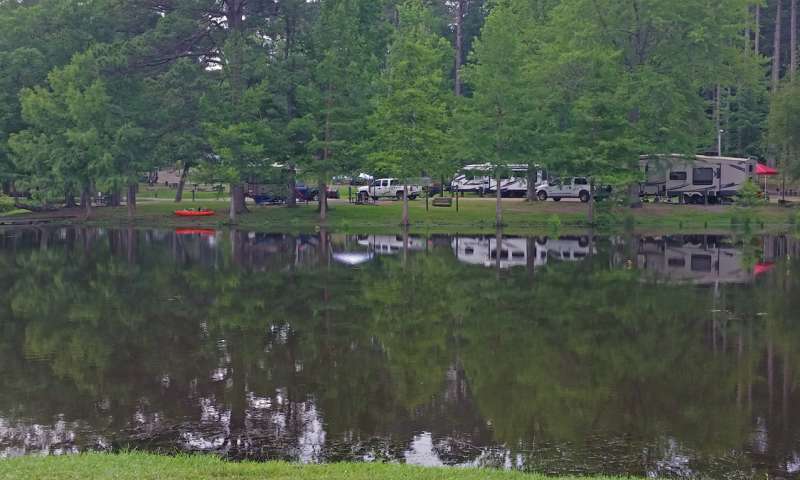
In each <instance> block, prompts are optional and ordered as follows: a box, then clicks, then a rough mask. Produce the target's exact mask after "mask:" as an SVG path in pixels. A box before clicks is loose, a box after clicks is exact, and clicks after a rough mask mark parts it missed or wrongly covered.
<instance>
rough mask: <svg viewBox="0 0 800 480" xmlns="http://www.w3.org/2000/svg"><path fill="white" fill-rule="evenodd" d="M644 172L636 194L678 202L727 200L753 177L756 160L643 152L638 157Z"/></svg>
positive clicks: (716, 201) (717, 201)
mask: <svg viewBox="0 0 800 480" xmlns="http://www.w3.org/2000/svg"><path fill="white" fill-rule="evenodd" d="M639 165H640V167H641V169H642V171H643V172H644V174H645V182H644V183H643V184H642V185H641V189H640V194H641V195H642V196H645V197H656V198H663V199H677V200H678V201H680V202H682V203H719V202H721V201H724V200H730V199H731V198H732V197H734V196H736V194H737V193H738V192H739V190H741V189H742V187H743V186H744V185H745V183H747V181H748V180H750V179H752V178H753V175H754V172H755V166H756V161H755V160H751V159H748V158H738V157H710V156H705V155H695V156H694V157H691V156H689V157H687V156H685V155H646V156H642V157H641V158H640V159H639Z"/></svg>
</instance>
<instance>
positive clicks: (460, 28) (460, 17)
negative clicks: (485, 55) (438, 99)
mask: <svg viewBox="0 0 800 480" xmlns="http://www.w3.org/2000/svg"><path fill="white" fill-rule="evenodd" d="M466 1H467V0H456V18H455V24H456V45H455V53H456V59H455V94H456V96H457V97H460V96H461V95H462V85H461V65H462V63H463V61H464V60H463V58H462V57H463V52H464V13H465V12H464V10H465V6H466V5H465V3H466Z"/></svg>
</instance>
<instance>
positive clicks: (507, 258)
mask: <svg viewBox="0 0 800 480" xmlns="http://www.w3.org/2000/svg"><path fill="white" fill-rule="evenodd" d="M501 243H502V244H501V248H500V252H499V255H500V268H504V269H505V268H512V267H525V266H530V265H533V266H534V267H542V266H544V265H547V262H548V261H552V260H557V261H568V262H575V261H580V260H583V259H584V258H586V257H588V256H589V254H590V247H589V243H590V242H589V239H588V238H586V237H561V238H557V239H550V238H547V237H544V238H535V239H533V238H531V239H527V238H514V237H506V238H503V240H502V242H501ZM452 247H453V251H454V252H455V254H456V256H457V257H458V260H459V261H461V262H463V263H468V264H470V265H482V266H484V267H493V268H496V267H497V255H498V248H497V239H496V238H495V237H459V238H454V239H453V241H452ZM591 253H597V249H596V248H592V249H591Z"/></svg>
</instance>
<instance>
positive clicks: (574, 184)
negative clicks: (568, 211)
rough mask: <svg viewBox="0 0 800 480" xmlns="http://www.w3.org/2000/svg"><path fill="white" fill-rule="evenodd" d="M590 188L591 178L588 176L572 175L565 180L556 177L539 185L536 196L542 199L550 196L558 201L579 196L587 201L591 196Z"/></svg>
mask: <svg viewBox="0 0 800 480" xmlns="http://www.w3.org/2000/svg"><path fill="white" fill-rule="evenodd" d="M589 188H590V187H589V180H588V179H587V178H586V177H571V178H566V179H565V180H564V181H561V180H560V179H557V178H556V179H553V180H551V181H547V182H545V183H543V184H542V185H540V186H539V187H537V188H536V196H537V197H538V198H539V200H541V201H545V200H547V199H548V198H552V199H553V201H556V202H557V201H559V200H561V199H562V198H578V199H580V201H581V202H583V203H586V202H588V201H589V199H590V198H591V194H590V193H589Z"/></svg>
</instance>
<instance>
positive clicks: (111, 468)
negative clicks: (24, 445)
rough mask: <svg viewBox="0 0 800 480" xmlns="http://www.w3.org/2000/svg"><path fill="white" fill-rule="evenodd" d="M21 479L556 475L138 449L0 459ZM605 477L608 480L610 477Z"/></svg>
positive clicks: (6, 472) (368, 479)
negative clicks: (249, 459) (242, 459)
mask: <svg viewBox="0 0 800 480" xmlns="http://www.w3.org/2000/svg"><path fill="white" fill-rule="evenodd" d="M22 478H24V479H26V480H44V479H47V480H62V479H64V480H67V479H69V480H73V479H75V480H78V479H80V480H101V479H103V480H105V479H115V480H127V479H131V480H133V479H136V480H146V479H165V480H166V479H170V480H206V479H220V478H230V479H234V478H236V479H270V480H290V479H291V480H401V479H402V480H544V479H545V478H547V479H550V480H558V478H557V477H544V476H541V475H534V474H524V473H513V472H502V471H495V470H479V469H439V468H417V467H408V466H404V465H386V464H375V463H368V464H333V465H300V464H290V463H231V462H225V461H222V460H219V459H218V458H216V457H212V456H179V457H166V456H157V455H149V454H143V453H128V454H120V455H106V454H87V455H77V456H59V457H21V458H15V459H10V460H0V479H2V480H6V479H8V480H10V479H22ZM559 478H562V479H566V478H569V477H559ZM597 478H598V479H600V478H601V477H597ZM606 478H608V479H609V480H611V477H606ZM617 478H619V477H617Z"/></svg>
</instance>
